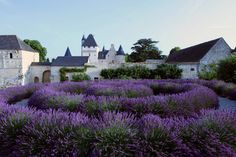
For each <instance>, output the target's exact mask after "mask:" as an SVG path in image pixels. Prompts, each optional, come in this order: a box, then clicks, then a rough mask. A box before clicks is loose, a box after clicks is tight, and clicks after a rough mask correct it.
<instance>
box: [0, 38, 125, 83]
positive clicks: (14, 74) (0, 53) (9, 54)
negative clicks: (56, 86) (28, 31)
mask: <svg viewBox="0 0 236 157" xmlns="http://www.w3.org/2000/svg"><path fill="white" fill-rule="evenodd" d="M81 54H82V56H72V55H71V52H70V49H69V48H67V50H66V52H65V55H64V56H58V57H57V58H56V59H53V60H52V62H39V53H38V52H36V51H35V50H33V49H32V48H31V47H30V46H28V45H27V44H26V43H24V42H23V41H22V40H20V39H19V38H18V37H17V36H16V35H1V36H0V87H2V86H13V85H24V84H27V83H31V82H43V83H47V82H59V81H60V77H61V72H60V70H61V69H62V68H67V69H75V68H77V69H79V68H81V69H83V68H86V71H85V72H86V73H87V74H88V75H89V76H90V77H91V78H92V79H93V78H99V77H100V71H101V70H102V69H104V68H110V67H119V66H120V65H121V64H123V63H125V53H124V51H123V48H122V46H120V48H119V50H118V51H116V49H115V47H114V45H112V46H111V48H110V50H105V48H104V49H103V50H102V51H100V49H99V46H98V45H97V43H96V41H95V39H94V37H93V35H92V34H90V35H89V36H88V37H87V38H85V37H84V36H83V38H82V44H81ZM72 74H73V73H67V74H66V76H67V77H68V79H71V76H72Z"/></svg>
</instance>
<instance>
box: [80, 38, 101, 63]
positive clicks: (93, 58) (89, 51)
mask: <svg viewBox="0 0 236 157" xmlns="http://www.w3.org/2000/svg"><path fill="white" fill-rule="evenodd" d="M98 52H99V47H98V45H97V43H96V41H95V39H94V36H93V35H92V34H89V36H88V37H87V38H85V37H84V36H83V38H82V48H81V55H82V56H89V60H88V62H89V63H97V62H98Z"/></svg>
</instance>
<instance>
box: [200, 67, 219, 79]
mask: <svg viewBox="0 0 236 157" xmlns="http://www.w3.org/2000/svg"><path fill="white" fill-rule="evenodd" d="M199 78H200V79H204V80H213V79H216V78H217V64H210V65H208V66H205V67H204V68H203V69H202V70H201V72H200V73H199Z"/></svg>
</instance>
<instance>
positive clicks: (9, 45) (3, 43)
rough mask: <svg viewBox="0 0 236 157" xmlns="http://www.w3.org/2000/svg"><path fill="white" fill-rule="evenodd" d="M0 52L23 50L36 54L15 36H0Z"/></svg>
mask: <svg viewBox="0 0 236 157" xmlns="http://www.w3.org/2000/svg"><path fill="white" fill-rule="evenodd" d="M0 50H25V51H30V52H37V51H35V50H34V49H32V48H31V47H30V46H29V45H27V44H26V43H25V42H24V41H22V40H21V39H19V38H18V37H17V36H16V35H0Z"/></svg>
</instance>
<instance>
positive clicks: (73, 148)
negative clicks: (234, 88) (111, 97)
mask: <svg viewBox="0 0 236 157" xmlns="http://www.w3.org/2000/svg"><path fill="white" fill-rule="evenodd" d="M0 126H1V127H0V142H1V145H0V155H2V156H138V157H144V156H177V157H178V156H179V157H180V156H190V157H191V156H229V157H233V156H235V155H236V149H235V147H236V146H235V143H236V138H235V137H236V112H235V111H227V110H225V111H213V110H203V111H202V112H200V113H199V114H195V117H194V118H187V119H186V118H183V117H175V118H160V117H159V116H156V115H152V114H147V115H145V116H144V117H142V118H141V119H137V118H135V117H134V116H133V115H131V114H128V113H112V112H108V113H104V114H103V115H102V116H101V117H99V118H88V117H86V116H85V115H82V114H80V113H66V112H58V111H52V110H49V111H47V112H42V111H34V110H32V109H27V108H20V107H14V106H8V105H6V104H4V105H1V111H0Z"/></svg>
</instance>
